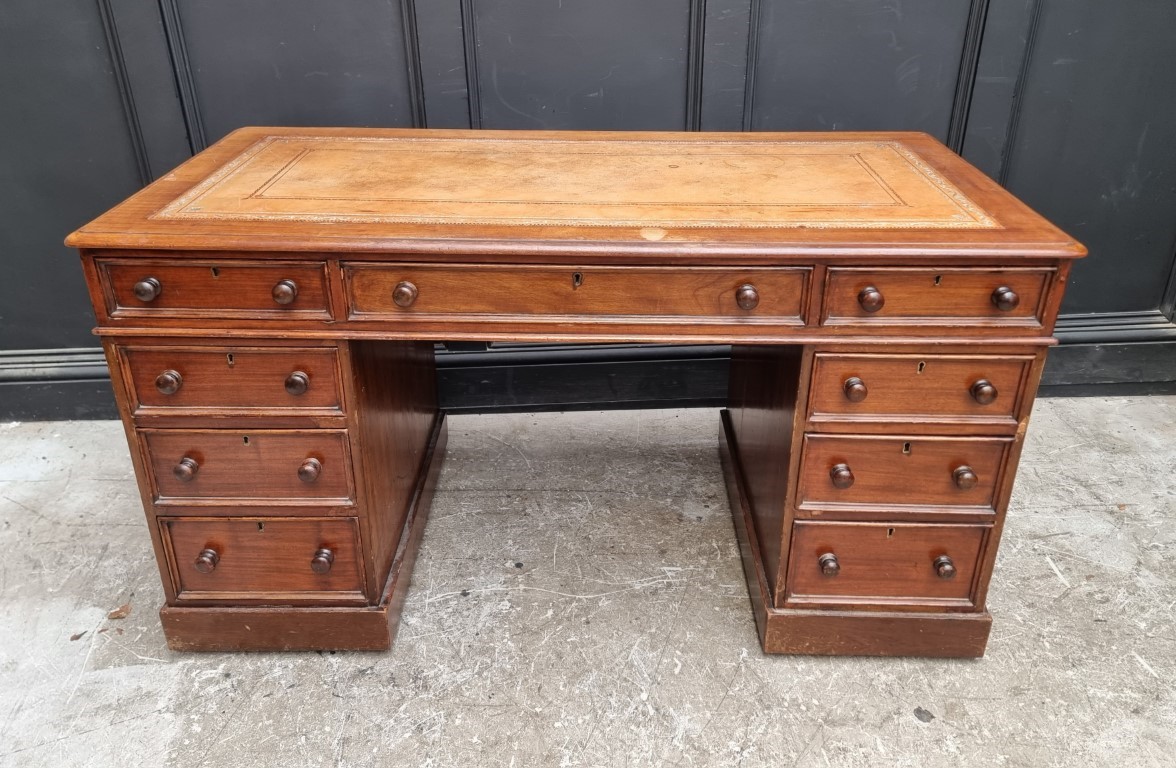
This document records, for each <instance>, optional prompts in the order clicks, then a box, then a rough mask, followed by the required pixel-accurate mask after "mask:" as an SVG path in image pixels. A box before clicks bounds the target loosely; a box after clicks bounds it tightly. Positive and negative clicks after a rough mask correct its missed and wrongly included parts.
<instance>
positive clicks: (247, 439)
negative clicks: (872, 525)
mask: <svg viewBox="0 0 1176 768" xmlns="http://www.w3.org/2000/svg"><path fill="white" fill-rule="evenodd" d="M241 442H242V443H244V444H245V445H249V435H245V436H244V437H242V438H241ZM907 445H910V443H907Z"/></svg>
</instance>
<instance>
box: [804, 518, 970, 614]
mask: <svg viewBox="0 0 1176 768" xmlns="http://www.w3.org/2000/svg"><path fill="white" fill-rule="evenodd" d="M990 530H991V528H989V527H988V526H984V525H911V524H901V523H813V522H798V523H796V524H795V525H794V526H793V528H792V549H791V554H790V555H789V565H788V589H787V593H788V597H787V600H788V602H789V603H791V604H793V605H796V604H802V603H803V604H811V603H821V604H832V605H836V604H855V603H856V604H863V603H865V604H869V603H878V604H882V605H886V606H888V607H889V606H890V605H893V604H895V603H898V604H902V603H909V604H919V603H922V604H924V605H927V606H930V607H936V606H944V605H947V606H959V607H961V608H967V607H972V606H973V604H974V603H973V595H974V594H975V587H976V581H977V575H978V574H977V572H978V570H979V568H980V553H981V552H982V551H983V549H984V542H985V540H986V539H987V537H988V533H989V531H990ZM830 555H832V559H830V558H829V557H828V556H830Z"/></svg>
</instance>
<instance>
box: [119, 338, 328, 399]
mask: <svg viewBox="0 0 1176 768" xmlns="http://www.w3.org/2000/svg"><path fill="white" fill-rule="evenodd" d="M119 354H120V355H121V356H122V358H123V359H124V360H125V361H126V365H127V368H128V370H129V373H130V375H129V376H127V380H128V382H129V383H130V386H131V389H132V390H133V392H132V400H131V402H132V404H133V407H134V413H135V415H142V414H147V413H150V412H152V411H153V410H155V409H167V410H177V411H179V410H183V411H219V410H225V411H232V412H246V411H272V410H283V411H286V410H294V411H303V410H308V411H319V412H321V411H327V412H333V413H334V414H336V415H337V414H341V413H342V410H343V409H342V398H341V396H340V394H339V361H338V354H337V352H336V350H335V349H334V348H317V349H302V348H297V347H269V348H264V347H262V348H258V347H121V348H120V349H119Z"/></svg>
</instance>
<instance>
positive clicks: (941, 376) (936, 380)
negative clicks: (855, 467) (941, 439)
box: [809, 353, 1034, 431]
mask: <svg viewBox="0 0 1176 768" xmlns="http://www.w3.org/2000/svg"><path fill="white" fill-rule="evenodd" d="M1033 360H1034V358H1033V357H1032V356H1031V355H1020V356H1010V357H1004V356H989V355H842V354H831V353H818V354H817V355H816V356H815V358H814V360H813V379H812V388H811V392H812V394H811V395H810V396H809V420H810V421H812V422H860V421H886V422H901V423H907V422H912V421H923V422H925V421H935V420H947V421H953V422H975V423H981V424H999V425H1002V426H1003V427H1004V428H1005V429H1007V430H1009V431H1012V430H1013V429H1015V428H1016V425H1017V415H1018V414H1019V413H1020V411H1021V399H1022V392H1023V390H1024V383H1025V380H1026V377H1027V375H1028V372H1029V369H1030V367H1031V366H1032V364H1033Z"/></svg>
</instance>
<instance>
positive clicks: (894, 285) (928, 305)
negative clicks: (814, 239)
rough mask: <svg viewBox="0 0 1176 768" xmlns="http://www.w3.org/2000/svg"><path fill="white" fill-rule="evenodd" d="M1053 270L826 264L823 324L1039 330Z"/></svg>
mask: <svg viewBox="0 0 1176 768" xmlns="http://www.w3.org/2000/svg"><path fill="white" fill-rule="evenodd" d="M1053 274H1054V270H1052V269H905V268H900V267H887V268H878V269H858V268H850V267H830V268H829V273H828V278H827V282H826V287H825V305H824V310H823V312H822V313H821V324H822V325H852V326H866V325H906V326H916V325H924V326H925V325H948V326H959V325H965V326H981V327H983V326H989V327H1006V328H1007V327H1022V328H1041V327H1042V318H1043V315H1044V312H1045V297H1046V294H1047V292H1048V283H1049V279H1050V278H1051V277H1052V276H1053Z"/></svg>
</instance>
